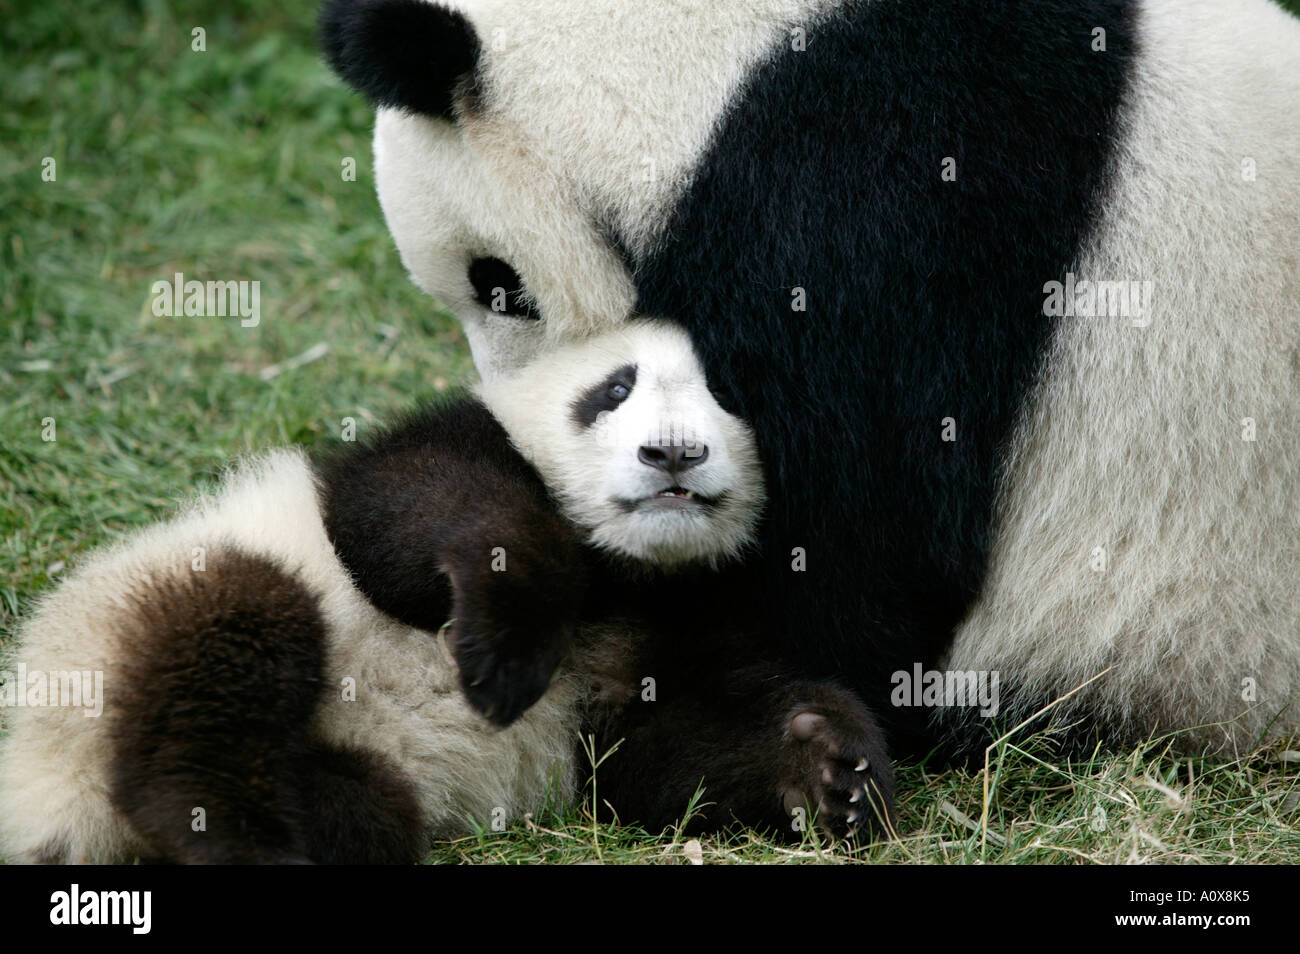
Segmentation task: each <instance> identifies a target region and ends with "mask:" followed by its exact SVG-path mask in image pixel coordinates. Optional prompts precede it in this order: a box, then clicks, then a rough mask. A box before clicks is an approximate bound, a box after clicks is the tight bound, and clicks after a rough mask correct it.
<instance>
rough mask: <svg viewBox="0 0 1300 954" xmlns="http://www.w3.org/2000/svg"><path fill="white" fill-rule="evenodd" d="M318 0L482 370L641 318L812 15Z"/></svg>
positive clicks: (398, 224)
mask: <svg viewBox="0 0 1300 954" xmlns="http://www.w3.org/2000/svg"><path fill="white" fill-rule="evenodd" d="M833 2H834V0H749V2H748V3H746V4H736V3H696V4H692V5H690V8H689V10H686V11H683V15H680V16H677V15H672V16H653V15H649V14H647V13H646V11H645V9H644V7H643V5H638V4H634V3H628V2H627V0H584V2H582V3H574V2H573V0H524V2H521V0H438V2H426V0H325V4H324V6H323V8H322V12H321V42H322V46H323V49H324V52H325V56H326V58H327V59H328V61H329V63H330V65H331V66H332V67H333V68H334V70H335V71H336V72H337V73H338V74H339V75H340V76H341V77H342V78H343V79H344V80H345V81H346V82H347V83H348V84H349V85H351V86H352V87H353V88H355V89H356V90H358V91H359V92H361V93H363V94H365V96H366V97H367V98H368V99H369V100H370V101H371V102H372V103H373V104H375V106H376V107H378V115H377V117H376V120H375V135H374V156H375V182H376V186H377V189H378V192H379V201H380V205H381V206H382V207H383V211H384V216H385V218H386V220H387V222H388V227H389V230H390V231H391V232H392V234H393V238H394V239H395V240H396V242H397V248H398V250H399V252H400V253H401V256H402V261H403V263H404V264H405V265H406V268H407V270H408V271H409V272H410V274H411V277H412V279H413V280H414V281H415V283H416V284H417V285H419V286H420V287H421V288H423V289H424V290H425V291H426V292H428V293H429V294H430V295H432V296H433V297H435V298H437V299H438V300H439V301H441V302H442V303H443V304H445V305H447V306H448V307H449V308H451V309H452V311H454V312H455V313H456V315H457V317H458V318H459V319H460V321H461V324H462V326H463V327H464V329H465V333H466V337H467V338H468V340H469V344H470V348H471V350H472V351H473V354H474V363H475V365H476V366H477V367H478V370H479V373H480V374H482V375H483V377H484V378H491V377H493V376H495V375H497V374H500V373H504V372H508V371H510V370H511V369H513V368H515V367H518V366H519V365H521V364H522V363H524V362H526V361H527V360H528V359H529V357H530V356H531V355H532V354H533V353H534V352H535V351H536V349H537V348H539V347H542V346H544V345H545V343H546V342H547V341H557V340H575V339H577V338H579V337H581V336H583V335H587V334H591V333H593V332H596V331H600V330H603V329H606V328H608V327H610V326H611V325H614V324H617V323H619V322H621V321H624V320H626V319H627V318H629V317H630V316H631V315H632V313H633V310H634V308H635V305H636V289H635V285H634V282H633V279H632V276H631V274H630V271H629V268H628V262H629V261H634V260H635V259H636V257H637V256H639V255H640V254H642V253H644V252H645V251H646V250H647V249H649V248H652V247H654V246H655V245H656V243H658V242H659V241H660V240H661V239H662V237H663V234H664V230H665V229H666V228H667V223H668V221H669V219H670V217H671V213H672V210H673V208H674V207H675V205H676V204H677V202H678V200H679V199H680V198H681V196H682V194H683V192H684V190H685V189H686V187H687V183H688V182H689V181H690V179H691V177H692V175H693V174H694V170H695V169H696V168H697V167H698V165H699V163H700V161H701V156H702V154H703V153H704V151H705V150H706V148H707V146H708V144H709V141H710V137H711V135H712V134H713V131H714V128H715V126H716V125H717V123H718V121H719V117H720V116H721V115H722V114H723V113H724V111H725V109H726V107H727V106H728V104H729V103H730V102H731V101H732V100H733V99H734V97H735V95H736V93H737V90H738V89H740V88H741V87H742V85H743V84H744V82H745V78H746V75H747V73H748V71H749V69H750V67H751V66H752V65H753V64H755V63H757V62H759V61H761V60H762V59H763V58H764V57H765V56H766V55H767V53H768V52H769V51H770V49H771V48H772V47H773V46H774V45H775V44H778V43H780V42H781V41H783V39H785V38H788V29H787V28H788V27H789V26H791V25H792V24H794V23H796V22H799V21H800V17H802V16H804V15H806V13H807V11H808V10H809V8H810V7H817V6H820V5H833Z"/></svg>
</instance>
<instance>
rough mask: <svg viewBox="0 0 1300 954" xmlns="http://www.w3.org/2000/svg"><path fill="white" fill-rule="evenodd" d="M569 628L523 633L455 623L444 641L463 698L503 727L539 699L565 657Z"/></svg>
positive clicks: (466, 621) (487, 623)
mask: <svg viewBox="0 0 1300 954" xmlns="http://www.w3.org/2000/svg"><path fill="white" fill-rule="evenodd" d="M571 635H572V626H570V625H567V624H561V625H560V626H559V627H558V628H557V629H556V631H554V632H541V633H539V632H538V628H537V627H530V628H529V630H528V631H527V632H525V633H518V632H513V631H511V630H509V629H503V628H501V626H500V624H498V623H495V622H493V621H491V620H486V619H481V618H479V619H474V618H470V619H456V620H455V621H454V622H453V623H452V625H451V631H450V633H449V634H448V643H449V644H450V646H451V651H452V655H453V656H455V658H456V665H457V667H458V668H459V669H460V688H461V692H462V693H464V695H465V699H466V700H467V701H468V702H469V704H470V706H472V707H473V708H474V709H475V710H476V711H477V712H479V713H480V714H481V715H482V716H483V717H484V718H486V719H487V720H488V721H489V722H491V723H493V724H494V725H498V726H502V727H504V726H508V725H510V724H511V723H512V722H514V721H515V720H516V719H518V718H519V717H520V716H521V715H523V714H524V713H525V712H526V711H527V710H528V708H529V707H530V706H531V705H532V704H533V703H535V702H536V701H537V700H538V699H540V698H541V697H542V696H543V695H544V694H545V692H546V690H547V688H548V687H549V686H550V684H551V677H552V676H554V675H555V670H556V667H558V666H559V664H560V660H561V659H563V658H564V653H565V651H566V649H567V647H568V645H569V641H570V637H571Z"/></svg>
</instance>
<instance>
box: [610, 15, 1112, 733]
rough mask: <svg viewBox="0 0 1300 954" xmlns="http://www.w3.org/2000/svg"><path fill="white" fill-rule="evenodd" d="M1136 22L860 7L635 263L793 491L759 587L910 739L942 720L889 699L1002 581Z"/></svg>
mask: <svg viewBox="0 0 1300 954" xmlns="http://www.w3.org/2000/svg"><path fill="white" fill-rule="evenodd" d="M1132 19H1133V10H1132V4H1131V3H1130V2H1128V0H1080V2H1072V3H1070V4H1068V5H1067V4H1062V3H1059V2H1055V0H1020V2H1015V3H994V4H988V3H977V2H972V0H934V2H925V3H886V2H876V3H861V4H851V5H850V6H849V7H848V8H847V9H846V10H845V11H844V12H842V13H840V14H838V15H836V16H835V17H834V18H833V19H832V20H831V21H830V22H827V23H823V24H820V25H819V28H818V29H816V30H815V31H814V32H813V36H812V39H811V42H810V43H809V44H808V46H807V49H806V50H802V51H797V50H792V49H785V50H782V51H781V52H780V53H779V54H778V55H777V56H775V57H773V58H772V59H771V60H769V61H767V62H765V63H763V64H762V65H761V66H760V67H759V68H758V69H757V70H756V71H755V72H754V73H753V74H752V75H751V76H750V77H749V79H748V82H747V87H746V89H745V91H744V94H743V95H742V96H741V98H740V99H739V100H738V102H737V105H736V108H735V109H733V110H731V111H730V112H729V113H728V114H727V115H726V116H725V118H724V121H723V125H722V127H721V128H720V129H719V131H718V132H717V134H716V136H715V137H714V139H713V141H712V142H711V144H710V147H709V150H708V152H707V153H706V155H705V156H704V158H703V160H702V162H701V164H700V166H699V169H698V171H697V173H696V175H695V178H694V181H693V182H692V184H691V186H690V187H689V188H688V189H687V190H686V192H685V194H684V195H683V197H682V198H681V200H680V202H679V203H678V205H677V207H676V208H675V209H674V210H673V213H672V216H671V219H670V222H669V226H668V234H669V235H670V236H671V238H670V240H669V241H666V242H664V243H662V244H661V245H659V246H657V247H655V248H654V249H652V250H651V251H649V252H648V253H645V254H639V255H638V254H633V253H631V252H628V253H627V257H628V259H629V261H630V262H631V267H632V274H633V277H634V279H635V282H636V288H637V296H638V297H637V307H638V309H640V310H644V311H647V312H648V313H654V314H664V315H672V316H674V317H675V319H676V320H677V321H679V322H680V323H682V324H683V325H684V326H685V327H686V328H687V329H688V330H689V331H690V333H691V335H692V338H693V339H694V341H695V343H696V346H697V348H699V350H700V353H701V357H702V359H703V360H704V362H705V364H706V368H707V371H708V374H709V378H710V380H711V381H718V382H723V384H722V389H723V390H722V404H723V406H724V407H726V408H727V409H728V410H731V411H733V412H735V413H737V414H739V415H741V416H742V417H745V418H747V419H749V420H751V421H753V423H754V427H755V433H756V435H757V436H758V440H759V446H760V450H761V454H762V458H763V461H764V465H765V467H766V470H767V480H768V482H769V483H770V485H772V486H777V487H781V488H783V492H782V493H781V494H779V495H777V496H776V497H775V498H774V500H773V505H772V507H771V508H770V509H769V514H768V525H767V529H766V532H765V534H764V537H763V542H764V544H765V552H764V555H763V558H762V563H761V565H759V564H756V565H755V566H754V575H753V586H754V596H755V598H756V599H758V600H761V601H763V603H764V610H765V612H767V613H771V614H773V616H774V617H775V618H777V619H780V620H782V621H783V625H780V626H778V627H777V628H776V631H777V632H779V633H781V634H783V637H784V638H783V643H784V646H783V647H782V648H783V649H784V650H785V651H787V652H790V653H792V654H795V655H797V658H799V659H800V660H801V661H803V662H804V663H805V664H806V665H807V666H808V669H809V671H810V672H815V673H820V674H830V673H836V674H838V676H839V677H840V678H845V679H848V680H849V681H850V683H851V684H852V685H853V686H854V687H855V688H856V689H858V690H860V691H861V692H863V693H864V695H865V697H866V698H868V699H870V700H872V701H873V703H874V704H875V708H876V709H877V711H878V712H879V713H880V715H881V717H882V718H884V719H885V720H887V723H888V725H889V726H890V728H891V729H892V731H893V738H895V739H896V740H897V743H896V744H898V746H899V748H900V749H902V750H903V751H912V752H915V751H916V750H917V747H918V746H924V744H925V736H924V732H923V730H924V728H925V725H924V721H923V720H924V719H925V717H926V713H925V711H924V710H921V709H914V708H895V707H892V706H890V705H888V704H887V702H886V699H885V695H884V693H885V692H887V691H888V688H889V687H890V685H891V684H890V674H891V673H893V672H896V671H898V670H908V669H910V668H911V666H912V665H913V663H914V662H917V661H919V662H921V663H922V665H923V666H924V667H925V668H927V669H929V668H932V667H934V666H936V665H937V664H938V661H939V657H940V654H941V653H942V652H943V651H944V650H945V649H946V648H947V644H948V642H949V640H950V639H951V634H952V632H953V629H954V627H955V626H956V625H957V624H958V622H960V621H961V619H962V617H963V616H964V615H965V613H966V611H967V609H968V607H969V605H970V603H971V601H972V600H973V599H974V598H975V596H976V594H977V592H978V590H979V587H980V584H981V582H982V580H983V577H984V568H985V563H986V560H987V556H988V552H989V547H990V544H991V538H992V521H993V516H994V515H993V501H994V493H995V488H996V484H997V479H998V475H999V469H1000V467H1001V460H1002V455H1003V454H1004V453H1005V450H1006V444H1007V441H1008V439H1009V437H1010V432H1011V428H1012V426H1013V425H1014V424H1015V423H1017V415H1018V414H1020V413H1022V411H1021V408H1022V406H1023V403H1024V400H1025V396H1026V393H1027V391H1028V389H1029V387H1030V386H1031V384H1032V383H1033V381H1034V377H1035V374H1036V372H1037V371H1038V366H1039V363H1040V361H1041V360H1042V357H1043V354H1044V349H1045V347H1046V345H1047V343H1048V341H1049V339H1050V335H1051V332H1052V327H1053V321H1052V319H1050V318H1046V317H1044V316H1043V314H1042V286H1043V282H1044V281H1045V280H1047V279H1049V278H1056V279H1062V280H1063V279H1064V276H1065V272H1066V270H1067V269H1068V268H1069V266H1070V264H1071V262H1072V261H1073V258H1074V256H1075V255H1076V253H1077V250H1078V249H1079V247H1080V246H1081V245H1082V244H1083V243H1084V242H1085V241H1086V240H1087V238H1088V234H1089V228H1090V226H1091V223H1092V220H1093V217H1094V213H1095V212H1096V210H1097V208H1098V206H1099V205H1100V203H1101V201H1102V198H1103V195H1104V191H1105V187H1106V172H1107V165H1108V163H1109V161H1110V150H1111V147H1112V144H1113V143H1114V142H1115V136H1114V134H1113V131H1114V124H1115V122H1116V117H1117V110H1118V106H1119V104H1120V101H1121V99H1122V97H1123V95H1124V89H1125V82H1126V77H1127V74H1128V71H1129V64H1130V59H1131V57H1132V56H1133V54H1134V53H1135V44H1136V40H1135V37H1134V28H1133V22H1132ZM1099 28H1100V29H1104V30H1105V35H1106V41H1107V52H1106V53H1105V54H1104V55H1100V54H1098V53H1096V52H1094V51H1093V50H1092V49H1091V38H1092V32H1093V30H1095V29H1099ZM846 63H853V64H855V66H854V68H853V69H852V70H846V69H845V68H844V65H845V64H846ZM866 143H869V144H870V148H869V149H865V148H863V144H866ZM949 158H951V159H952V160H953V161H954V162H955V166H954V167H953V168H954V170H955V181H946V180H945V178H944V177H943V176H942V175H941V171H942V168H943V163H944V162H945V161H946V160H947V159H949ZM818 170H834V174H832V175H818V174H817V171H818ZM752 183H771V184H772V186H771V187H770V188H765V189H763V190H761V191H756V190H754V189H753V188H752V186H751V184H752ZM790 223H806V224H807V227H805V228H792V227H790ZM755 236H763V237H764V238H763V241H761V242H755V241H754V237H755ZM795 288H800V289H802V290H803V297H804V301H805V303H806V308H807V310H806V312H793V311H792V309H791V304H792V296H793V293H794V289H795ZM719 313H722V314H732V315H740V314H743V315H745V316H747V321H746V327H745V332H744V334H743V335H737V334H735V328H734V327H733V326H732V325H731V324H730V323H727V322H720V321H718V320H717V316H718V315H719ZM773 354H781V355H784V356H785V359H784V360H783V361H782V362H781V363H780V364H775V365H774V364H773V362H772V361H771V360H770V356H771V355H773ZM814 409H815V410H814ZM946 418H951V419H952V420H953V423H954V426H955V428H956V433H957V435H958V439H957V440H952V441H945V440H943V438H942V432H943V430H944V424H943V422H944V420H945V419H946ZM795 548H803V550H804V551H805V552H806V554H807V564H808V570H807V571H806V572H800V573H791V572H790V562H791V557H792V551H794V549H795ZM865 621H870V622H869V623H868V624H867V625H865V626H864V625H863V624H864V622H865Z"/></svg>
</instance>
